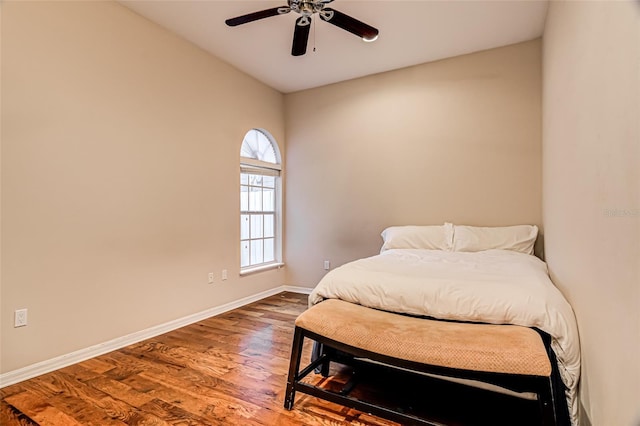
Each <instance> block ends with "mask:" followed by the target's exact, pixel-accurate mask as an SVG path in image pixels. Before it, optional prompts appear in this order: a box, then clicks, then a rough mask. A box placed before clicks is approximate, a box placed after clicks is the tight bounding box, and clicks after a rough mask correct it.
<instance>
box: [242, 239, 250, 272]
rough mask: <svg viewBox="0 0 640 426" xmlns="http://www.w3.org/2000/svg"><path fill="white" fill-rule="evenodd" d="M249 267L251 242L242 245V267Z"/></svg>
mask: <svg viewBox="0 0 640 426" xmlns="http://www.w3.org/2000/svg"><path fill="white" fill-rule="evenodd" d="M245 266H249V241H242V242H241V243H240V267H242V268H244V267H245Z"/></svg>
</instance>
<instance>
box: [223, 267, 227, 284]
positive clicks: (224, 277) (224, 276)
mask: <svg viewBox="0 0 640 426" xmlns="http://www.w3.org/2000/svg"><path fill="white" fill-rule="evenodd" d="M226 279H227V270H226V269H223V270H222V281H224V280H226Z"/></svg>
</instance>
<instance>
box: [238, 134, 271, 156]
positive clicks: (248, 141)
mask: <svg viewBox="0 0 640 426" xmlns="http://www.w3.org/2000/svg"><path fill="white" fill-rule="evenodd" d="M240 156H241V157H247V158H255V159H257V160H262V161H266V162H268V163H275V162H276V152H275V148H274V147H273V145H272V143H271V141H270V140H269V138H268V137H267V135H266V134H265V133H264V132H262V131H260V130H257V129H251V130H249V131H248V132H247V134H246V135H245V136H244V140H243V141H242V147H241V148H240Z"/></svg>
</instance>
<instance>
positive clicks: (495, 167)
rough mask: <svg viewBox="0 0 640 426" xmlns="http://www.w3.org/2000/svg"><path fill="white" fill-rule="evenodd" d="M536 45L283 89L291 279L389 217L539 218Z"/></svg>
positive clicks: (349, 248)
mask: <svg viewBox="0 0 640 426" xmlns="http://www.w3.org/2000/svg"><path fill="white" fill-rule="evenodd" d="M540 61H541V42H540V40H534V41H530V42H526V43H521V44H517V45H512V46H507V47H502V48H498V49H493V50H490V51H484V52H480V53H475V54H470V55H465V56H461V57H456V58H452V59H448V60H443V61H439V62H434V63H428V64H424V65H419V66H415V67H411V68H406V69H402V70H397V71H392V72H388V73H384V74H379V75H374V76H370V77H365V78H360V79H357V80H352V81H347V82H344V83H339V84H334V85H331V86H325V87H321V88H318V89H312V90H308V91H303V92H298V93H294V94H288V95H285V109H286V115H285V123H286V133H287V164H288V166H287V200H288V202H287V208H286V212H287V240H286V244H285V247H286V260H287V265H288V268H287V277H286V279H287V281H286V282H287V283H288V284H294V285H303V286H309V287H313V286H315V285H316V284H317V281H318V280H319V279H320V278H321V277H322V276H323V274H324V271H323V269H322V266H323V263H322V262H323V260H325V259H327V260H330V261H331V262H332V266H338V265H340V264H343V263H345V262H347V261H350V260H353V259H356V258H360V257H363V256H368V255H373V254H375V253H377V252H378V251H379V250H380V246H381V243H382V241H381V239H380V236H379V235H380V232H381V231H382V230H383V229H384V228H385V227H387V226H390V225H401V224H441V223H443V222H444V221H453V222H455V223H459V224H471V225H489V226H493V225H510V224H519V223H533V224H538V225H540V224H541V163H540V161H541V62H540Z"/></svg>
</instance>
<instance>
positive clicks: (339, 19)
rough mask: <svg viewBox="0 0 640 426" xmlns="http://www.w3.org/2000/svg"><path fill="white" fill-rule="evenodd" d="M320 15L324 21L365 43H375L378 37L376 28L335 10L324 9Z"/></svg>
mask: <svg viewBox="0 0 640 426" xmlns="http://www.w3.org/2000/svg"><path fill="white" fill-rule="evenodd" d="M319 15H320V18H321V19H322V20H324V21H326V22H328V23H330V24H333V25H335V26H336V27H339V28H342V29H343V30H346V31H349V32H350V33H351V34H355V35H357V36H358V37H360V38H362V39H363V40H365V41H373V40H375V39H376V38H377V37H378V30H377V29H376V28H373V27H372V26H371V25H367V24H365V23H364V22H362V21H358V20H357V19H356V18H352V17H351V16H349V15H345V14H344V13H342V12H340V11H337V10H335V9H330V8H328V7H327V8H324V9H323V10H322V12H320V13H319Z"/></svg>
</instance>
